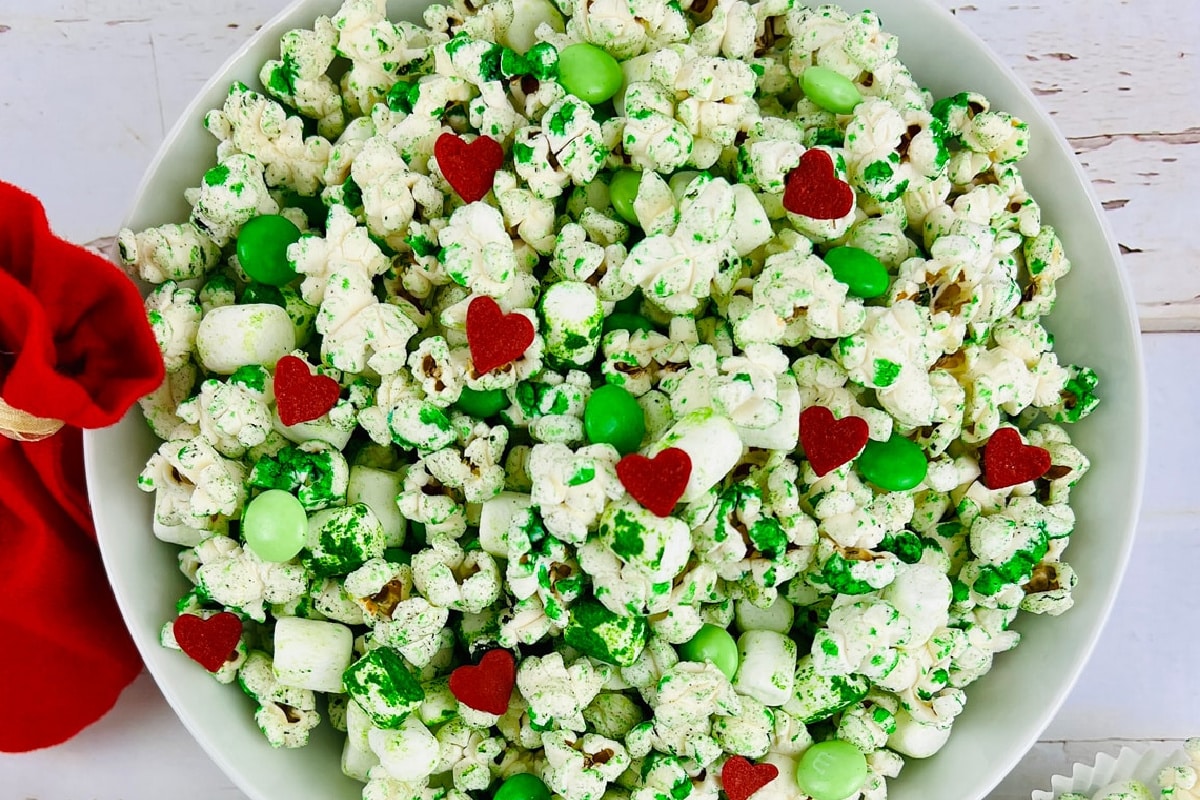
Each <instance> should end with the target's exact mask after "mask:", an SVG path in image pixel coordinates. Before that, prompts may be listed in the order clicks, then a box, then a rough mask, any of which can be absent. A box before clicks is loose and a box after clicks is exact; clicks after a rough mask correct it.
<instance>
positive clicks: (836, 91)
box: [800, 67, 862, 114]
mask: <svg viewBox="0 0 1200 800" xmlns="http://www.w3.org/2000/svg"><path fill="white" fill-rule="evenodd" d="M800 88H802V89H803V90H804V96H805V97H807V98H808V99H809V100H812V101H813V102H814V103H816V104H817V105H818V106H820V107H821V108H823V109H825V110H826V111H832V112H833V113H834V114H849V113H851V112H852V111H854V107H855V106H857V105H858V104H859V103H861V102H862V95H861V94H859V93H858V87H857V86H855V85H854V82H853V81H852V80H850V79H849V78H846V77H843V76H842V75H841V74H839V73H837V72H834V71H833V70H831V69H829V68H828V67H809V68H808V69H806V70H804V74H803V75H801V76H800Z"/></svg>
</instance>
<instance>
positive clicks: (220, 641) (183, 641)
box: [171, 611, 242, 672]
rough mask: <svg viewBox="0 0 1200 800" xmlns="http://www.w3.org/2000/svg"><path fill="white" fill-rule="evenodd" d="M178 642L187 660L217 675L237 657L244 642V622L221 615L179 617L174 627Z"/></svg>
mask: <svg viewBox="0 0 1200 800" xmlns="http://www.w3.org/2000/svg"><path fill="white" fill-rule="evenodd" d="M171 632H172V633H173V634H174V635H175V642H176V643H177V644H178V645H179V648H180V649H181V650H183V652H185V653H187V655H188V657H189V658H190V659H192V661H195V662H196V663H197V664H199V665H200V666H202V667H204V668H205V669H206V670H208V671H209V672H216V671H217V670H219V669H220V668H221V667H223V666H225V662H226V661H229V660H230V659H232V658H234V657H235V656H236V651H237V646H238V642H239V641H241V639H242V621H241V620H240V619H239V618H238V616H237V614H231V613H230V612H228V611H222V612H221V613H220V614H215V615H213V616H211V617H209V618H208V619H204V618H203V617H199V616H196V615H195V614H180V615H179V616H178V617H176V618H175V623H174V624H173V625H172V626H171Z"/></svg>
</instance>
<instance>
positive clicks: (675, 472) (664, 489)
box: [617, 447, 692, 517]
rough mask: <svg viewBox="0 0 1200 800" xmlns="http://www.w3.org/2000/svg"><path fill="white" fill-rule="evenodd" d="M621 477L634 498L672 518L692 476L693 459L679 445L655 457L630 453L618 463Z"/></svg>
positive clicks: (657, 514)
mask: <svg viewBox="0 0 1200 800" xmlns="http://www.w3.org/2000/svg"><path fill="white" fill-rule="evenodd" d="M617 477H618V478H620V480H621V483H622V484H623V485H624V486H625V490H626V491H628V492H629V494H630V495H631V496H632V497H633V499H634V500H637V501H638V502H639V503H641V504H642V505H643V506H645V507H646V508H647V509H648V510H649V511H651V512H653V513H654V514H655V515H656V516H659V517H669V516H671V512H672V511H673V510H674V509H675V504H676V503H678V502H679V498H680V497H682V496H683V490H684V489H686V488H687V483H688V479H689V478H691V477H692V459H691V457H690V456H689V455H688V454H687V452H686V451H684V450H680V449H679V448H678V447H668V448H667V449H666V450H663V451H662V452H661V453H659V454H658V455H656V456H655V457H654V458H653V459H649V458H646V457H645V456H643V455H639V454H638V453H630V454H629V455H627V456H625V457H624V458H622V459H621V460H620V461H618V462H617Z"/></svg>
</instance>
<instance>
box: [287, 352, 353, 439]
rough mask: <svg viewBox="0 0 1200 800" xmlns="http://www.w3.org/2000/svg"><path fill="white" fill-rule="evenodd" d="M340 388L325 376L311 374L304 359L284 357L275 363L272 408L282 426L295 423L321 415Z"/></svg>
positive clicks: (334, 400)
mask: <svg viewBox="0 0 1200 800" xmlns="http://www.w3.org/2000/svg"><path fill="white" fill-rule="evenodd" d="M341 393H342V389H341V387H340V386H338V384H337V381H335V380H334V379H333V378H330V377H329V376H328V375H314V374H312V371H311V370H309V368H308V364H306V363H305V362H304V359H302V358H297V357H296V356H284V357H283V358H281V359H279V361H277V362H276V363H275V408H276V409H277V410H278V411H279V421H280V422H282V423H283V424H284V425H289V426H290V425H298V424H299V423H301V422H308V421H309V420H313V419H316V418H317V417H320V416H322V415H324V414H325V413H326V412H327V411H329V409H331V408H333V407H334V406H335V405H336V404H337V401H338V395H340V394H341Z"/></svg>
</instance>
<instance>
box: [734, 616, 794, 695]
mask: <svg viewBox="0 0 1200 800" xmlns="http://www.w3.org/2000/svg"><path fill="white" fill-rule="evenodd" d="M796 657H797V653H796V643H795V642H793V641H792V640H791V639H790V638H789V637H787V636H785V635H784V634H782V633H779V632H777V631H746V632H745V633H743V634H742V635H741V636H740V637H738V664H739V666H738V671H737V674H736V675H735V676H734V678H733V688H734V689H735V690H736V691H737V693H738V694H744V695H747V696H748V697H753V698H754V699H755V700H758V701H759V702H760V703H762V704H763V705H767V706H781V705H783V704H784V703H786V702H787V701H788V700H789V699H790V698H791V696H792V688H793V686H794V684H795V680H796Z"/></svg>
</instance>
